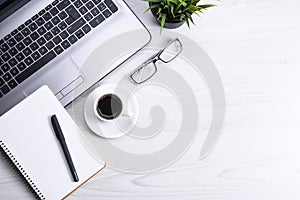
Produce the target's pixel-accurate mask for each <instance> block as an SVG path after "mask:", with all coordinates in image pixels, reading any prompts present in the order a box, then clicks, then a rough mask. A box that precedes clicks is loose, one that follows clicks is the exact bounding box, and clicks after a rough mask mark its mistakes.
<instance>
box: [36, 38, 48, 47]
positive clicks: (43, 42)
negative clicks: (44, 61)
mask: <svg viewBox="0 0 300 200" xmlns="http://www.w3.org/2000/svg"><path fill="white" fill-rule="evenodd" d="M37 43H38V44H39V45H40V46H42V45H44V44H45V43H46V40H45V39H44V38H43V37H40V38H39V39H38V40H37Z"/></svg>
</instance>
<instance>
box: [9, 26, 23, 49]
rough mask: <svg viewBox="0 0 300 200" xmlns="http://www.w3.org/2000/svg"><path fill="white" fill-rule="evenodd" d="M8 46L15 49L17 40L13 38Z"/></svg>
mask: <svg viewBox="0 0 300 200" xmlns="http://www.w3.org/2000/svg"><path fill="white" fill-rule="evenodd" d="M24 30H25V29H24ZM7 44H8V46H10V47H13V46H14V45H15V44H17V42H16V40H15V39H13V38H11V39H9V40H8V41H7Z"/></svg>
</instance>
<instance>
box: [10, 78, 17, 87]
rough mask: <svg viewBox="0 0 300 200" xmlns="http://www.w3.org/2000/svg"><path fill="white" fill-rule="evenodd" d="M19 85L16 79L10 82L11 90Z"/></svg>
mask: <svg viewBox="0 0 300 200" xmlns="http://www.w3.org/2000/svg"><path fill="white" fill-rule="evenodd" d="M17 85H18V84H17V82H16V81H15V80H14V79H12V80H10V81H9V82H8V86H9V87H10V89H14V88H15V87H16V86H17Z"/></svg>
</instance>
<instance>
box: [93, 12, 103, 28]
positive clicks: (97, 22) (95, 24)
mask: <svg viewBox="0 0 300 200" xmlns="http://www.w3.org/2000/svg"><path fill="white" fill-rule="evenodd" d="M104 20H105V18H104V17H103V16H102V15H101V14H100V15H98V16H97V17H96V18H95V19H93V20H92V21H90V25H91V26H92V27H93V28H95V27H96V26H98V25H99V24H100V23H101V22H103V21H104Z"/></svg>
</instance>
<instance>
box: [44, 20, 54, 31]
mask: <svg viewBox="0 0 300 200" xmlns="http://www.w3.org/2000/svg"><path fill="white" fill-rule="evenodd" d="M45 28H46V29H47V30H50V29H51V28H53V24H52V23H51V22H47V23H46V24H45Z"/></svg>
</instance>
